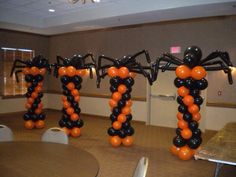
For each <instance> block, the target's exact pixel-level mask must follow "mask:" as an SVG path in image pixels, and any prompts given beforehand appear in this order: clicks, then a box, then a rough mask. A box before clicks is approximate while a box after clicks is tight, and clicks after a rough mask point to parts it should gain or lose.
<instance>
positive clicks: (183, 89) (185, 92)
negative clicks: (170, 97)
mask: <svg viewBox="0 0 236 177" xmlns="http://www.w3.org/2000/svg"><path fill="white" fill-rule="evenodd" d="M177 92H178V94H179V95H180V96H182V97H185V96H186V95H188V94H189V89H187V88H186V87H184V86H181V87H179V88H178V90H177Z"/></svg>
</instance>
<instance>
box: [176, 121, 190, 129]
mask: <svg viewBox="0 0 236 177" xmlns="http://www.w3.org/2000/svg"><path fill="white" fill-rule="evenodd" d="M178 127H179V128H181V129H184V128H188V122H186V121H184V120H179V121H178Z"/></svg>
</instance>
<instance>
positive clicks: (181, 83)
mask: <svg viewBox="0 0 236 177" xmlns="http://www.w3.org/2000/svg"><path fill="white" fill-rule="evenodd" d="M174 84H175V86H176V87H177V88H179V87H181V86H184V85H185V80H184V79H180V78H178V77H176V78H175V80H174Z"/></svg>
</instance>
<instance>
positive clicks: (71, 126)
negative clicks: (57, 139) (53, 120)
mask: <svg viewBox="0 0 236 177" xmlns="http://www.w3.org/2000/svg"><path fill="white" fill-rule="evenodd" d="M66 127H67V128H69V129H72V128H73V123H72V121H67V122H66Z"/></svg>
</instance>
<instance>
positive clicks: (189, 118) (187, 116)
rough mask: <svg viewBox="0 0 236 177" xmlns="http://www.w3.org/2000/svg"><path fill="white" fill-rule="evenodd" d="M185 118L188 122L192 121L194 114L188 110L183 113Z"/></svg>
mask: <svg viewBox="0 0 236 177" xmlns="http://www.w3.org/2000/svg"><path fill="white" fill-rule="evenodd" d="M183 119H184V120H185V121H186V122H190V121H192V114H191V113H189V112H188V111H186V112H185V113H184V114H183Z"/></svg>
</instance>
